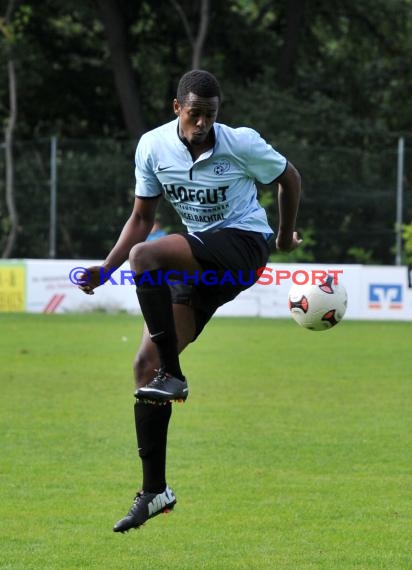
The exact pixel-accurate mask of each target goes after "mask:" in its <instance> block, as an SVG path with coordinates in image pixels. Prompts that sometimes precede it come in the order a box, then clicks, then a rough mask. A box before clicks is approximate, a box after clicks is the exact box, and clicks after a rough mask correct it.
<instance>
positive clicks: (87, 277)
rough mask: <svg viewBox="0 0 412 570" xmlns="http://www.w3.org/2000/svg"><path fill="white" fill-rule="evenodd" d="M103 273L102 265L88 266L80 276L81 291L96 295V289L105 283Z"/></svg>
mask: <svg viewBox="0 0 412 570" xmlns="http://www.w3.org/2000/svg"><path fill="white" fill-rule="evenodd" d="M101 275H102V267H100V265H94V266H92V267H88V268H87V270H86V271H85V272H84V273H83V274H81V275H80V276H79V278H78V281H79V283H81V285H79V289H80V291H83V293H86V295H94V289H96V287H99V285H102V284H103V283H102V280H101Z"/></svg>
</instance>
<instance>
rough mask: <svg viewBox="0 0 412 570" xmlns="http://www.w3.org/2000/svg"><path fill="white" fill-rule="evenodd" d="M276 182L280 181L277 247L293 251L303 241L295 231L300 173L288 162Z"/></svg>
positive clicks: (299, 192)
mask: <svg viewBox="0 0 412 570" xmlns="http://www.w3.org/2000/svg"><path fill="white" fill-rule="evenodd" d="M276 182H277V183H278V207H279V226H278V235H277V238H276V248H277V249H278V250H279V251H292V250H293V249H295V248H297V247H298V246H299V244H300V243H301V242H302V240H301V239H299V238H298V234H297V232H296V231H295V225H296V217H297V213H298V209H299V202H300V194H301V182H300V174H299V172H298V171H297V170H296V168H295V167H294V166H293V164H291V163H290V162H288V165H287V167H286V170H285V171H284V172H283V174H281V176H279V178H278V179H277V180H276Z"/></svg>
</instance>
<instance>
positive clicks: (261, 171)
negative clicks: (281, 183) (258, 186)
mask: <svg viewBox="0 0 412 570" xmlns="http://www.w3.org/2000/svg"><path fill="white" fill-rule="evenodd" d="M247 130H248V132H249V137H250V146H249V152H248V157H247V161H246V165H247V172H248V174H249V176H250V177H251V178H254V179H255V180H257V181H258V182H261V183H262V184H269V183H270V182H273V181H274V180H276V178H279V176H280V175H281V174H283V172H284V171H285V170H286V166H287V159H286V158H285V157H284V156H283V155H282V154H280V153H279V152H278V151H276V150H275V149H274V148H273V147H272V146H271V145H270V144H268V143H267V142H266V141H265V140H264V139H263V138H262V137H261V136H260V134H259V133H257V132H256V131H254V130H253V129H247Z"/></svg>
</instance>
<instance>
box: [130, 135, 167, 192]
mask: <svg viewBox="0 0 412 570" xmlns="http://www.w3.org/2000/svg"><path fill="white" fill-rule="evenodd" d="M153 164H154V157H153V152H152V144H151V140H150V137H149V136H147V135H143V136H142V138H141V139H140V141H139V143H138V145H137V148H136V154H135V178H136V186H135V196H136V197H138V198H155V197H156V196H159V195H160V194H162V186H161V184H160V182H159V180H158V178H157V177H156V175H155V173H154V168H153Z"/></svg>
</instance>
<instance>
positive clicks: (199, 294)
mask: <svg viewBox="0 0 412 570" xmlns="http://www.w3.org/2000/svg"><path fill="white" fill-rule="evenodd" d="M182 235H183V236H184V237H185V238H186V239H187V241H188V242H189V244H190V247H191V249H192V252H193V255H194V257H195V258H196V259H197V261H199V263H200V264H201V266H202V267H203V269H204V270H205V271H207V273H203V275H202V278H201V279H196V280H195V279H193V280H192V281H193V282H190V281H191V280H190V279H187V280H182V281H181V282H179V283H177V284H174V285H170V289H171V292H172V301H173V303H175V304H183V305H189V306H191V307H193V309H194V311H195V318H196V336H195V338H196V337H197V336H198V335H199V334H200V333H201V331H202V330H203V328H204V326H205V325H206V323H207V322H208V321H209V320H210V318H211V317H212V315H213V314H214V313H215V311H216V310H217V309H218V308H219V307H221V306H222V305H224V304H225V303H227V302H228V301H231V300H232V299H234V298H235V297H236V296H237V295H239V293H240V292H241V291H244V290H245V289H248V288H249V287H251V286H252V285H253V284H254V283H255V282H256V281H257V280H258V278H259V275H258V274H257V269H259V268H260V267H264V266H265V265H266V263H267V260H268V257H269V253H270V245H271V235H272V234H271V235H270V236H268V238H266V237H264V235H263V234H261V233H259V232H250V231H245V230H238V229H236V228H222V229H216V230H209V231H204V232H193V233H190V234H182Z"/></svg>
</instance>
